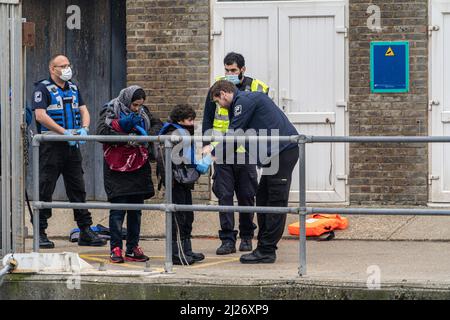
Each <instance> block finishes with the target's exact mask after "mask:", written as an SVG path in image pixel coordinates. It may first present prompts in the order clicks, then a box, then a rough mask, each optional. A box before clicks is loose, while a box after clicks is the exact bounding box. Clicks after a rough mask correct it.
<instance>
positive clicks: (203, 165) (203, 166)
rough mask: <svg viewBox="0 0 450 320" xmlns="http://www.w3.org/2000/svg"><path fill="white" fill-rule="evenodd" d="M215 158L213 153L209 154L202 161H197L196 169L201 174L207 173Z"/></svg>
mask: <svg viewBox="0 0 450 320" xmlns="http://www.w3.org/2000/svg"><path fill="white" fill-rule="evenodd" d="M212 161H213V159H212V157H211V155H207V156H206V157H204V158H202V159H201V160H200V161H198V162H197V163H196V169H197V171H198V172H200V173H201V174H205V173H206V172H208V169H209V166H210V165H211V163H212Z"/></svg>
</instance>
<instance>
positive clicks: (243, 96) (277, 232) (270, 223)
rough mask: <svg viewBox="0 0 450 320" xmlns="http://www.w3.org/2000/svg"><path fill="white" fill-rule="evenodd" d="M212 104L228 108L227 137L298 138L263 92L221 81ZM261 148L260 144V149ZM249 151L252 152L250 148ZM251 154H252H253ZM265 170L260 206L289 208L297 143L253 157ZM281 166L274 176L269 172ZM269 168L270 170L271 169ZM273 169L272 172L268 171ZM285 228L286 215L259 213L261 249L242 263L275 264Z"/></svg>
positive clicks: (213, 92)
mask: <svg viewBox="0 0 450 320" xmlns="http://www.w3.org/2000/svg"><path fill="white" fill-rule="evenodd" d="M211 100H213V101H216V102H217V103H219V104H220V105H221V106H223V107H226V108H228V110H229V112H230V114H231V118H230V126H229V131H228V132H227V135H230V134H232V131H230V130H237V129H242V130H244V131H245V130H249V129H252V130H253V132H254V134H256V135H258V136H262V135H264V134H265V130H267V133H268V134H269V135H270V134H272V133H273V135H277V136H291V135H298V133H297V130H296V129H295V127H294V126H293V125H292V123H291V122H290V121H289V119H288V118H287V117H286V115H285V114H284V113H283V112H282V111H281V110H280V108H278V106H277V105H276V104H275V103H274V102H273V101H272V100H271V99H270V98H269V97H268V96H267V95H265V94H263V93H260V92H242V91H239V90H237V88H236V87H235V86H234V85H233V84H232V83H231V82H229V81H224V80H222V81H218V82H216V83H215V84H214V85H213V87H212V88H211ZM259 147H262V145H261V143H260V144H258V148H259ZM250 150H252V149H251V148H250ZM250 153H251V152H250ZM250 156H251V157H252V156H253V158H254V159H255V160H256V161H257V163H258V165H259V166H262V167H263V173H262V178H261V181H260V182H259V185H258V191H257V194H256V205H257V206H269V207H287V206H288V199H289V190H290V186H291V180H292V171H293V170H294V167H295V165H296V163H297V161H298V156H299V148H298V145H297V144H296V143H291V142H279V144H278V145H277V144H276V143H272V144H270V145H269V148H268V149H267V153H266V155H264V156H262V155H261V153H260V152H257V153H256V154H253V155H252V154H250ZM272 164H275V166H276V165H277V164H278V168H275V169H278V170H275V173H274V174H270V173H269V172H270V171H271V170H273V169H274V168H272V167H273V165H272ZM269 166H270V168H269ZM269 169H270V170H269ZM285 224H286V214H276V213H258V227H259V232H258V246H257V248H256V249H255V250H254V251H253V252H252V253H249V254H245V255H242V256H241V259H240V261H241V262H242V263H273V262H275V260H276V253H275V252H276V249H277V243H278V241H279V240H280V239H281V236H282V235H283V231H284V227H285Z"/></svg>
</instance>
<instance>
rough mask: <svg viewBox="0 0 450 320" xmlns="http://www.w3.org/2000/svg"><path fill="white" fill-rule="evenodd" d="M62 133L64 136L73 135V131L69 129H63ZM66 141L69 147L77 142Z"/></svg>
mask: <svg viewBox="0 0 450 320" xmlns="http://www.w3.org/2000/svg"><path fill="white" fill-rule="evenodd" d="M64 135H65V136H73V132H72V131H71V130H65V131H64ZM67 143H68V144H69V146H71V147H75V146H76V145H77V144H78V142H77V141H67Z"/></svg>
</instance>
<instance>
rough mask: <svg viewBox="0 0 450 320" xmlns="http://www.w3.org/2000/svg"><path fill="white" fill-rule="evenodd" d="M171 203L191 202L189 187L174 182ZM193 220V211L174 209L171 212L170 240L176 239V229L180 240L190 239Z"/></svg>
mask: <svg viewBox="0 0 450 320" xmlns="http://www.w3.org/2000/svg"><path fill="white" fill-rule="evenodd" d="M172 203H174V204H188V205H189V204H192V190H191V188H190V187H187V186H184V185H182V184H179V183H177V182H174V185H173V190H172ZM193 222H194V212H193V211H176V212H173V213H172V240H173V241H176V240H177V233H178V230H179V232H180V238H181V240H186V239H190V238H191V236H192V224H193Z"/></svg>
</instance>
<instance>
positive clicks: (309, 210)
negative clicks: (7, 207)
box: [33, 135, 450, 276]
mask: <svg viewBox="0 0 450 320" xmlns="http://www.w3.org/2000/svg"><path fill="white" fill-rule="evenodd" d="M181 140H191V141H229V142H230V141H235V140H238V141H243V140H245V141H268V140H277V141H289V142H292V143H297V144H298V145H299V151H300V152H299V204H298V206H294V207H257V206H254V207H248V206H217V205H178V204H172V183H171V182H172V170H171V166H165V179H166V180H165V185H166V194H165V203H162V204H112V203H70V202H41V201H37V200H36V199H39V146H40V143H41V142H43V141H98V142H128V141H136V142H164V144H165V161H166V163H171V162H172V158H171V154H172V148H173V145H174V143H177V142H180V141H181ZM353 142H364V143H377V142H378V143H437V142H442V143H445V142H450V137H425V136H420V137H402V136H391V137H387V136H378V137H375V136H374V137H366V136H364V137H358V136H348V137H326V136H305V135H295V136H280V137H276V136H247V137H232V136H229V137H187V136H152V137H143V136H87V137H83V138H81V137H79V136H72V137H69V136H62V135H35V136H34V138H33V178H34V179H33V181H34V185H33V200H34V201H33V208H34V210H33V211H34V215H33V250H34V251H35V252H38V251H39V209H44V208H72V209H118V210H127V209H129V210H157V211H164V212H165V213H166V257H165V271H166V272H172V268H173V263H172V231H171V228H172V214H173V212H176V211H192V210H193V211H221V212H224V211H227V212H235V211H239V212H258V213H275V214H280V213H295V214H298V215H299V226H300V232H299V242H300V245H299V269H298V273H299V275H300V276H304V275H306V270H307V269H306V215H307V214H313V213H336V212H339V213H342V214H347V215H353V214H359V215H361V214H363V215H365V214H367V215H431V216H433V215H436V216H448V215H450V210H445V209H413V208H411V209H394V208H389V209H382V208H381V209H377V208H329V207H327V208H320V207H306V177H305V173H306V144H307V143H353Z"/></svg>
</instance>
